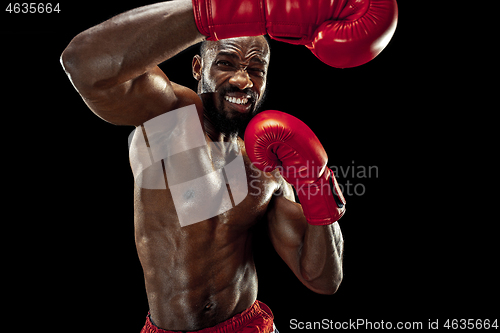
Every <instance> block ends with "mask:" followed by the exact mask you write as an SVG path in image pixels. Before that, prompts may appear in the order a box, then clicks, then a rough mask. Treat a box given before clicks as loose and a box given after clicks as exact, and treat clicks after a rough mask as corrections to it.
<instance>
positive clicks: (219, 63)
mask: <svg viewBox="0 0 500 333" xmlns="http://www.w3.org/2000/svg"><path fill="white" fill-rule="evenodd" d="M215 64H216V65H217V66H223V67H233V64H232V63H231V62H229V61H227V60H218V61H217V62H216V63H215Z"/></svg>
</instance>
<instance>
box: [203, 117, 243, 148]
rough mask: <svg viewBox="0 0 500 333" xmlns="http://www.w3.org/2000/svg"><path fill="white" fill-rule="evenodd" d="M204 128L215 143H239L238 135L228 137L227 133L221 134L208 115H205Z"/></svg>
mask: <svg viewBox="0 0 500 333" xmlns="http://www.w3.org/2000/svg"><path fill="white" fill-rule="evenodd" d="M203 126H204V128H205V132H206V133H207V135H208V137H209V138H210V139H211V140H212V141H213V142H230V141H234V142H235V143H237V141H238V134H230V135H227V134H226V133H222V132H220V131H219V130H218V129H217V128H216V127H215V125H214V123H213V121H212V120H211V119H210V118H209V117H208V115H207V113H206V112H204V113H203Z"/></svg>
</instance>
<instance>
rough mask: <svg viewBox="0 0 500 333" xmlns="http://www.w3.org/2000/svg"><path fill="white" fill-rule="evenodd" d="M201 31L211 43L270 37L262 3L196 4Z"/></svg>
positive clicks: (207, 0)
mask: <svg viewBox="0 0 500 333" xmlns="http://www.w3.org/2000/svg"><path fill="white" fill-rule="evenodd" d="M193 11H194V18H195V21H196V26H197V27H198V31H200V33H202V34H203V35H205V36H207V39H208V40H221V39H225V38H232V37H243V36H259V35H265V34H266V20H265V12H264V3H263V2H262V0H240V1H231V0H193Z"/></svg>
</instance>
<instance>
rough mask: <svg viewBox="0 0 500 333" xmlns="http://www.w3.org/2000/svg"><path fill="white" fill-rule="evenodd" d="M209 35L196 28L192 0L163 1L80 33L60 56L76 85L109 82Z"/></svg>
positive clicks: (116, 82) (134, 74)
mask: <svg viewBox="0 0 500 333" xmlns="http://www.w3.org/2000/svg"><path fill="white" fill-rule="evenodd" d="M204 38H205V37H204V36H203V35H201V34H200V33H199V32H198V30H197V28H196V24H195V21H194V15H193V10H192V4H191V0H179V1H168V2H161V3H157V4H153V5H149V6H144V7H140V8H137V9H133V10H131V11H128V12H125V13H123V14H120V15H117V16H115V17H113V18H111V19H109V20H108V21H105V22H103V23H101V24H99V25H97V26H95V27H92V28H90V29H88V30H86V31H84V32H82V33H80V34H79V35H78V36H76V37H75V38H74V39H73V40H72V41H71V43H70V44H69V45H68V47H67V48H66V50H65V51H64V52H63V55H62V57H61V60H62V63H63V65H64V67H65V70H66V71H67V72H68V73H69V74H70V75H71V76H72V80H73V82H74V83H76V84H75V85H78V84H80V85H82V86H85V87H89V88H107V87H113V86H116V85H119V84H121V83H124V82H126V81H128V80H131V79H133V78H135V77H138V76H140V75H142V74H144V73H145V72H146V71H148V70H149V69H151V68H153V67H154V66H156V65H158V64H160V63H161V62H163V61H165V60H167V59H169V58H171V57H172V56H174V55H176V54H177V53H179V52H180V51H182V50H184V49H186V48H187V47H189V46H191V45H194V44H196V43H197V42H200V41H202V40H203V39H204ZM85 87H82V88H85ZM77 88H78V87H77Z"/></svg>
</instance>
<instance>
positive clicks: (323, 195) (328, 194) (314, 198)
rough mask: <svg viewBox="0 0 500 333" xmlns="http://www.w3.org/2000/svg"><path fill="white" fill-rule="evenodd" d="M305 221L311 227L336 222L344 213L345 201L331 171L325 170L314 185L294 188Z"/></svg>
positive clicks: (301, 185) (302, 185)
mask: <svg viewBox="0 0 500 333" xmlns="http://www.w3.org/2000/svg"><path fill="white" fill-rule="evenodd" d="M295 190H296V192H297V196H298V197H299V201H300V204H301V205H302V210H303V211H304V216H305V217H306V220H307V222H308V223H309V224H311V225H327V224H332V223H335V222H337V221H338V220H339V219H340V218H341V217H342V216H343V215H344V213H345V203H346V202H345V199H344V196H343V195H342V192H341V191H340V188H339V186H338V184H337V180H336V179H335V176H334V174H333V171H332V170H330V169H328V168H327V169H326V170H325V172H324V173H323V175H322V176H321V177H320V178H319V179H318V180H317V181H316V182H314V183H310V184H300V185H297V186H295Z"/></svg>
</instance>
